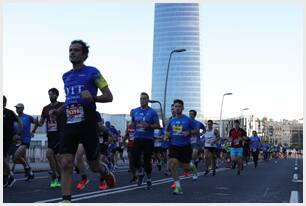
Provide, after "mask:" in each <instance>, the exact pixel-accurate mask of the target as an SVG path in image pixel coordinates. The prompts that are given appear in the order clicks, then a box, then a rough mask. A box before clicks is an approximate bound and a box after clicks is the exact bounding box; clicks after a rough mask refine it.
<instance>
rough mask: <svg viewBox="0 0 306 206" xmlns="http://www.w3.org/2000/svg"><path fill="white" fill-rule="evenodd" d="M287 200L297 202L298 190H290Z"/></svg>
mask: <svg viewBox="0 0 306 206" xmlns="http://www.w3.org/2000/svg"><path fill="white" fill-rule="evenodd" d="M289 202H290V203H298V202H299V192H298V191H291V194H290V200H289Z"/></svg>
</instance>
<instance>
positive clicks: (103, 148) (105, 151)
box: [100, 143, 108, 156]
mask: <svg viewBox="0 0 306 206" xmlns="http://www.w3.org/2000/svg"><path fill="white" fill-rule="evenodd" d="M100 154H102V155H104V156H107V155H108V145H106V144H104V143H102V144H100Z"/></svg>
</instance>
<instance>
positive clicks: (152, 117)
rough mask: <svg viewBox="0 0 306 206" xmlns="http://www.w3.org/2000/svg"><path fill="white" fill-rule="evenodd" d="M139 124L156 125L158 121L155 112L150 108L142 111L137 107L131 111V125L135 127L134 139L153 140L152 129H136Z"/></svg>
mask: <svg viewBox="0 0 306 206" xmlns="http://www.w3.org/2000/svg"><path fill="white" fill-rule="evenodd" d="M141 122H146V123H148V124H158V123H159V119H158V115H157V113H156V111H155V110H154V109H152V108H151V107H148V108H147V109H142V108H141V107H138V108H136V109H133V112H132V123H133V124H134V125H135V134H134V138H135V139H152V140H153V139H154V129H152V128H148V129H145V128H136V125H137V124H141Z"/></svg>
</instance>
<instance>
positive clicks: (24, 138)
mask: <svg viewBox="0 0 306 206" xmlns="http://www.w3.org/2000/svg"><path fill="white" fill-rule="evenodd" d="M18 117H19V118H20V119H21V121H22V125H23V128H22V131H21V136H20V139H21V142H22V143H26V144H30V142H31V122H33V121H34V118H33V117H32V116H30V115H27V114H21V115H18Z"/></svg>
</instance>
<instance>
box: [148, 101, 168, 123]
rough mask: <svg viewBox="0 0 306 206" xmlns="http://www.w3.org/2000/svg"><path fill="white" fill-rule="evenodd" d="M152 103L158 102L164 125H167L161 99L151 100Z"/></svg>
mask: <svg viewBox="0 0 306 206" xmlns="http://www.w3.org/2000/svg"><path fill="white" fill-rule="evenodd" d="M149 102H150V103H158V104H159V107H160V113H161V117H162V122H163V127H165V119H164V115H163V108H162V105H161V103H160V101H157V100H149Z"/></svg>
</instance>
